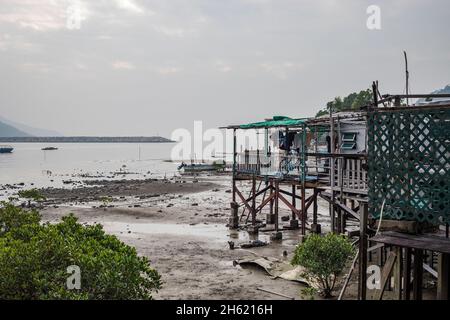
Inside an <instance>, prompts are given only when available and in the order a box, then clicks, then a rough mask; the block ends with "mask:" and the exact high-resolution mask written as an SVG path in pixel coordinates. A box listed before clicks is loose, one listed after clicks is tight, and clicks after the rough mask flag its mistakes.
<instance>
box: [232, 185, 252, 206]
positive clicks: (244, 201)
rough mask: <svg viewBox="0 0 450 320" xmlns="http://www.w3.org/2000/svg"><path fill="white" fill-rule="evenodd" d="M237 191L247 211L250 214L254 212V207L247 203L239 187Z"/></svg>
mask: <svg viewBox="0 0 450 320" xmlns="http://www.w3.org/2000/svg"><path fill="white" fill-rule="evenodd" d="M235 191H236V193H237V195H238V196H239V198H241V201H242V202H243V204H244V205H245V206H246V207H247V209H248V210H249V211H250V212H252V207H250V205H249V204H248V203H247V201H246V200H245V198H244V196H243V195H242V193H241V192H240V191H239V189H238V188H237V187H236V189H235Z"/></svg>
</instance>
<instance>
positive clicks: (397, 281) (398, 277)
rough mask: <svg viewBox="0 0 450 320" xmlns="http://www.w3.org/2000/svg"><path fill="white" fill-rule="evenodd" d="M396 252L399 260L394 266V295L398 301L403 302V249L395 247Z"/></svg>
mask: <svg viewBox="0 0 450 320" xmlns="http://www.w3.org/2000/svg"><path fill="white" fill-rule="evenodd" d="M394 252H395V255H396V256H397V260H396V261H395V266H394V293H395V298H396V299H397V300H402V269H403V264H402V263H403V261H402V256H403V254H402V248H401V247H395V249H394Z"/></svg>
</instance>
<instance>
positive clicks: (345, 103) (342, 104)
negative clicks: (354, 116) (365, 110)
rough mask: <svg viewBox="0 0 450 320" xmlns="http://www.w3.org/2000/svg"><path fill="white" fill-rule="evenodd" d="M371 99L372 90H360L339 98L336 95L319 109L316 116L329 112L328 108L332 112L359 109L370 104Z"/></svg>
mask: <svg viewBox="0 0 450 320" xmlns="http://www.w3.org/2000/svg"><path fill="white" fill-rule="evenodd" d="M372 101H373V95H372V90H371V89H367V90H362V91H360V92H359V93H356V92H353V93H351V94H349V95H348V96H346V97H344V98H341V97H336V98H334V100H333V101H329V102H328V103H327V105H326V107H325V108H324V109H322V110H320V111H319V112H318V113H317V114H316V117H320V116H323V115H326V114H329V112H330V109H331V110H332V111H333V112H339V111H345V110H355V111H356V110H359V108H361V107H364V106H366V105H368V104H370V103H371V102H372Z"/></svg>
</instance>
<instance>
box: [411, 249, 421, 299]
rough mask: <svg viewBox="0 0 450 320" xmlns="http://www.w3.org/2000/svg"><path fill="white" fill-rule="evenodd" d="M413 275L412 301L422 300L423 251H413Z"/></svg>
mask: <svg viewBox="0 0 450 320" xmlns="http://www.w3.org/2000/svg"><path fill="white" fill-rule="evenodd" d="M413 274H414V280H413V299H414V300H422V281H423V251H422V250H419V249H415V250H414V268H413Z"/></svg>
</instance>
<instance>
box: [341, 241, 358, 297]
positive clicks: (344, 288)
mask: <svg viewBox="0 0 450 320" xmlns="http://www.w3.org/2000/svg"><path fill="white" fill-rule="evenodd" d="M358 256H359V251H358V250H356V254H355V257H354V258H353V262H352V265H351V267H350V270H349V271H348V274H347V276H346V277H345V281H344V285H343V286H342V289H341V292H340V293H339V297H338V300H342V297H343V296H344V293H345V290H346V289H347V286H348V283H349V282H350V278H351V277H352V274H353V270H354V269H355V265H356V261H358Z"/></svg>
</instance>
